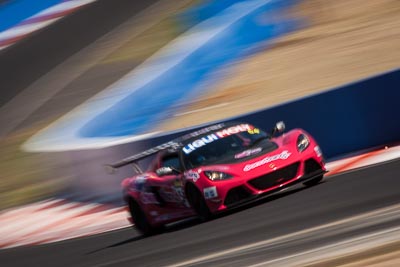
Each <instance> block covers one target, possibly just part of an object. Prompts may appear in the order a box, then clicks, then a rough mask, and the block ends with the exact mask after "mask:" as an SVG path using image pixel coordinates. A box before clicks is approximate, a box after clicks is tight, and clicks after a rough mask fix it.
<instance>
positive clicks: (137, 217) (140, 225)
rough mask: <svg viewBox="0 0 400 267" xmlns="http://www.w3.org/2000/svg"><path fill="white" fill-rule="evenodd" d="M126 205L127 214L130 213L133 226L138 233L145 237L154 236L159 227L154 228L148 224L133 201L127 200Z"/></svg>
mask: <svg viewBox="0 0 400 267" xmlns="http://www.w3.org/2000/svg"><path fill="white" fill-rule="evenodd" d="M128 205H129V212H130V213H131V216H132V218H133V222H134V224H135V225H134V226H135V227H136V229H137V230H138V231H139V232H140V233H142V234H143V235H146V236H147V235H152V234H155V233H157V232H158V231H159V230H160V229H159V227H154V226H152V225H151V224H150V222H149V221H148V219H147V217H146V214H145V213H144V211H143V210H142V208H141V207H140V206H139V204H138V203H137V202H136V201H135V200H133V199H129V202H128Z"/></svg>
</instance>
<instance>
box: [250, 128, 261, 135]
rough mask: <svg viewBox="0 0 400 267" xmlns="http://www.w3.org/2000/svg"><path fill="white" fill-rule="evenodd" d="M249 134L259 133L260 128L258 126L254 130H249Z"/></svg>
mask: <svg viewBox="0 0 400 267" xmlns="http://www.w3.org/2000/svg"><path fill="white" fill-rule="evenodd" d="M247 132H248V133H249V134H259V133H260V129H258V128H254V129H252V130H248V131H247Z"/></svg>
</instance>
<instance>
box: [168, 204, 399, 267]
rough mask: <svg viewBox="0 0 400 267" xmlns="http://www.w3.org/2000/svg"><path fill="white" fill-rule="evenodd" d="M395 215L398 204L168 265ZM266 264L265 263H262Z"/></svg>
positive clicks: (188, 262)
mask: <svg viewBox="0 0 400 267" xmlns="http://www.w3.org/2000/svg"><path fill="white" fill-rule="evenodd" d="M393 213H396V215H397V216H400V204H396V205H392V206H389V207H385V208H381V209H377V210H374V211H371V212H366V213H363V214H359V215H356V216H351V217H348V218H345V219H341V220H338V221H334V222H331V223H328V224H324V225H319V226H316V227H312V228H308V229H305V230H301V231H297V232H294V233H290V234H286V235H282V236H279V237H276V238H272V239H268V240H263V241H259V242H255V243H251V244H247V245H243V246H238V247H235V248H231V249H226V250H222V251H219V252H215V253H211V254H208V255H206V256H201V257H197V258H193V259H190V260H187V261H183V262H179V263H176V264H172V265H168V266H169V267H172V266H173V267H179V266H186V265H191V264H199V263H202V262H205V261H210V260H213V259H217V258H220V257H224V256H227V255H231V254H235V253H238V252H241V251H244V250H252V249H256V248H261V247H265V246H268V245H272V244H275V243H280V242H284V241H290V240H292V239H294V238H296V237H297V238H298V237H299V236H303V235H309V234H311V233H313V232H316V231H321V230H326V229H329V228H332V227H336V226H342V227H344V226H346V225H347V224H349V223H354V222H363V221H365V220H371V219H372V218H375V217H379V218H380V217H382V216H388V215H392V214H393ZM399 229H400V228H399ZM399 232H400V231H399ZM262 264H264V263H262Z"/></svg>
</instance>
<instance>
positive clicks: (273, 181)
mask: <svg viewBox="0 0 400 267" xmlns="http://www.w3.org/2000/svg"><path fill="white" fill-rule="evenodd" d="M299 165H300V163H299V162H296V163H293V164H291V165H289V166H287V167H284V168H282V169H279V170H277V171H274V172H272V173H269V174H266V175H263V176H260V177H257V178H255V179H252V180H250V181H249V184H250V185H251V186H253V187H254V188H256V189H258V190H265V189H267V188H269V187H272V186H275V185H278V184H282V183H284V182H287V181H289V180H291V179H293V178H294V177H295V175H296V173H297V170H298V168H299Z"/></svg>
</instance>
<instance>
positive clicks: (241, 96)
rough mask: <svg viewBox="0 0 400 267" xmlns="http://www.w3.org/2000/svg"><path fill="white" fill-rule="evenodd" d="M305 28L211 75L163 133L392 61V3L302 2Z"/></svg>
mask: <svg viewBox="0 0 400 267" xmlns="http://www.w3.org/2000/svg"><path fill="white" fill-rule="evenodd" d="M292 15H294V16H297V17H305V18H306V19H307V22H308V23H309V26H308V27H306V28H304V29H302V30H300V31H297V32H295V33H292V34H289V35H287V36H285V37H282V38H279V39H277V40H275V42H274V44H273V45H272V47H270V48H269V49H266V50H265V51H263V52H261V53H258V54H256V55H254V56H252V57H249V58H247V59H245V60H243V61H240V62H236V63H235V64H234V65H232V66H231V68H230V69H229V71H220V73H218V77H219V79H218V80H219V81H220V82H218V83H217V84H216V85H214V86H213V87H212V88H209V90H208V91H207V93H205V94H204V95H203V96H202V97H201V98H200V99H198V100H197V101H195V102H193V103H192V104H191V105H190V106H189V110H188V109H187V108H186V109H185V112H182V113H181V114H176V115H175V117H174V118H172V119H171V120H168V121H167V122H166V123H165V124H164V125H163V126H162V129H163V130H172V129H177V128H182V127H188V126H192V125H196V124H199V123H206V122H210V121H213V120H218V119H223V118H227V117H230V116H234V115H239V114H242V113H245V112H250V111H254V110H257V109H261V108H265V107H268V106H272V105H275V104H278V103H281V102H284V101H288V100H292V99H296V98H299V97H302V96H306V95H309V94H312V93H316V92H320V91H322V90H325V89H328V88H332V87H335V86H338V85H341V84H344V83H348V82H351V81H354V80H357V79H361V78H364V77H367V76H370V75H373V74H377V73H381V72H384V71H387V70H390V69H394V68H396V67H399V66H400V2H399V1H398V0H379V1H377V0H338V1H325V0H308V1H307V0H306V1H303V2H302V3H301V4H300V5H299V6H297V7H296V8H295V10H293V11H292Z"/></svg>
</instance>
